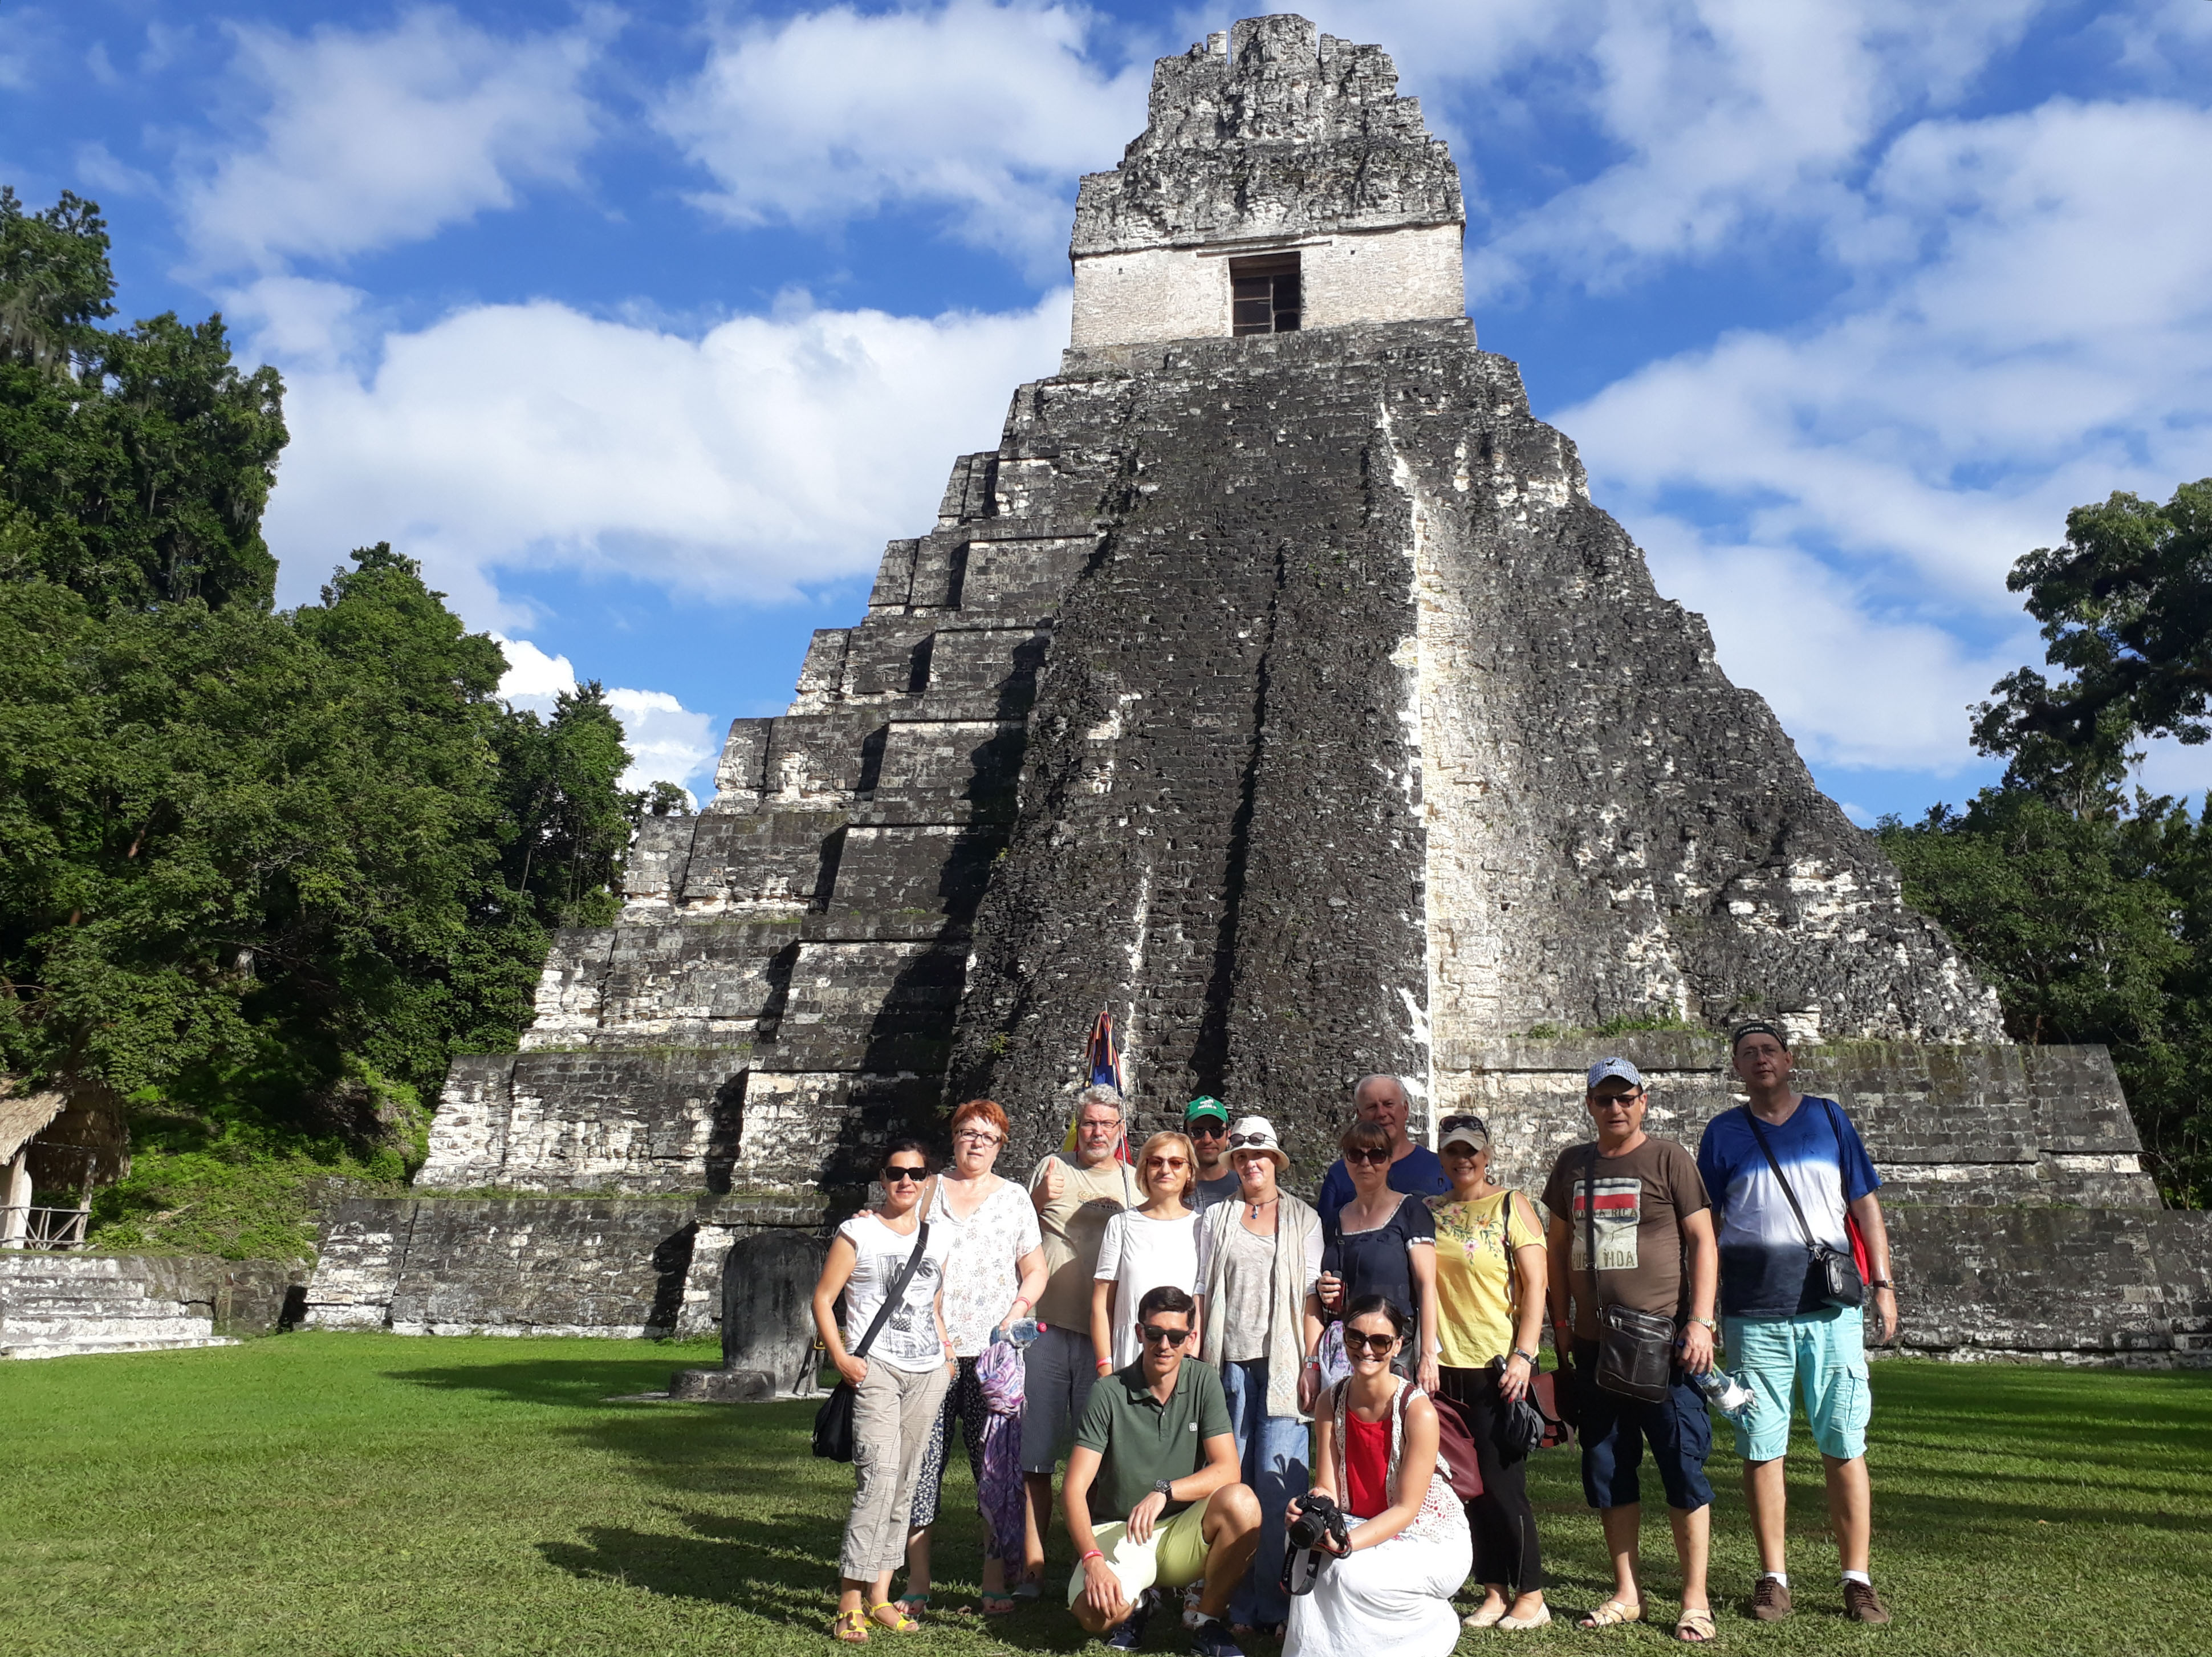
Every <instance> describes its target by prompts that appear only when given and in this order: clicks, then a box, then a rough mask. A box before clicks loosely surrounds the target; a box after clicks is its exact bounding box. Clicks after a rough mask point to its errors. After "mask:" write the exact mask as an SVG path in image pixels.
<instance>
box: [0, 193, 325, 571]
mask: <svg viewBox="0 0 2212 1657" xmlns="http://www.w3.org/2000/svg"><path fill="white" fill-rule="evenodd" d="M113 293H114V278H113V275H112V271H111V270H110V267H109V264H108V239H107V229H106V225H105V223H103V222H102V221H101V220H100V216H99V209H98V208H97V206H96V205H94V204H93V203H90V202H87V201H83V200H81V199H80V198H77V197H75V196H71V195H64V196H63V197H62V198H61V200H60V201H59V202H58V203H57V204H55V205H54V206H53V207H52V208H49V209H48V210H46V211H44V212H41V213H27V212H26V211H24V210H23V207H22V204H21V202H20V201H19V200H18V199H17V198H16V197H15V192H14V191H12V190H9V189H7V188H5V187H4V186H0V500H4V501H5V502H6V503H8V504H9V506H11V507H13V508H15V509H16V510H17V511H18V512H20V513H21V514H23V515H25V516H27V518H28V520H29V521H31V523H32V524H33V526H34V527H36V528H37V529H38V530H39V531H40V533H38V534H37V535H35V536H18V537H16V538H15V539H9V540H0V577H13V578H16V579H21V578H22V577H25V576H45V577H46V578H47V579H48V580H51V581H56V582H61V583H63V584H64V585H66V586H68V587H70V588H74V589H75V590H76V591H77V592H79V593H81V594H84V595H85V596H86V597H87V598H88V599H91V600H94V603H95V604H96V605H100V606H106V605H110V604H119V605H125V606H145V605H149V604H155V603H174V602H177V601H179V600H184V599H189V598H195V597H197V598H201V599H204V600H206V601H207V602H208V603H209V604H210V605H218V606H219V605H222V604H227V603H233V602H240V601H243V602H247V603H253V604H258V605H262V606H266V605H267V604H268V603H269V602H270V597H271V595H272V594H273V593H274V591H275V587H276V559H275V558H274V557H272V556H271V555H270V551H269V549H268V547H267V545H265V544H264V542H263V540H262V539H261V512H262V509H263V507H264V505H265V504H266V503H267V502H268V498H269V491H270V488H271V487H272V486H273V485H274V484H275V481H276V456H277V454H279V453H280V452H281V451H282V450H283V447H284V442H285V431H284V421H283V409H282V405H283V382H282V381H280V380H279V379H278V378H277V375H276V370H275V369H270V368H260V369H254V370H253V371H252V372H251V373H242V372H240V369H238V367H237V365H236V364H235V363H234V362H233V361H232V360H231V355H230V345H229V340H228V335H227V334H226V333H225V332H224V329H223V325H222V318H221V317H220V316H211V317H210V318H209V319H208V320H206V321H204V322H201V323H198V324H187V323H185V322H183V321H180V320H179V319H178V318H177V317H176V316H175V315H174V314H166V313H165V314H162V315H161V316H157V317H154V318H151V319H150V320H146V321H143V322H139V323H137V324H135V325H134V326H131V327H129V328H126V329H121V330H109V329H106V328H102V327H100V326H99V323H100V320H103V319H105V318H106V317H107V316H109V315H110V314H112V310H113V306H112V296H113Z"/></svg>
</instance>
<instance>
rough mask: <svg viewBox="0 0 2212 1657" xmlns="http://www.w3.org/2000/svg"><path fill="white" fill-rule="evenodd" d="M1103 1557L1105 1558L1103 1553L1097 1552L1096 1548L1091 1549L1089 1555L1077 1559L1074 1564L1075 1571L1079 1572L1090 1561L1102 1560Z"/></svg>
mask: <svg viewBox="0 0 2212 1657" xmlns="http://www.w3.org/2000/svg"><path fill="white" fill-rule="evenodd" d="M1104 1557H1105V1554H1104V1553H1103V1551H1101V1550H1098V1549H1097V1548H1093V1549H1091V1551H1090V1552H1089V1553H1086V1554H1085V1555H1084V1556H1082V1557H1081V1558H1079V1559H1078V1560H1077V1561H1076V1562H1075V1569H1078V1570H1081V1569H1083V1568H1084V1567H1085V1565H1087V1564H1089V1563H1091V1561H1092V1560H1094V1559H1103V1558H1104Z"/></svg>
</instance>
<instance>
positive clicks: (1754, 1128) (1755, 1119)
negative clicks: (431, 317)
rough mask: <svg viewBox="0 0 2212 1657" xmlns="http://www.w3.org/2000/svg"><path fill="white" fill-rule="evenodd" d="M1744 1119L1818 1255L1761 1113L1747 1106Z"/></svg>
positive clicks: (1800, 1227)
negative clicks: (1770, 1142) (1768, 1137)
mask: <svg viewBox="0 0 2212 1657" xmlns="http://www.w3.org/2000/svg"><path fill="white" fill-rule="evenodd" d="M1743 1119H1744V1120H1745V1121H1747V1122H1748V1123H1750V1124H1751V1135H1752V1137H1753V1138H1754V1139H1756V1140H1757V1141H1759V1151H1760V1153H1761V1154H1764V1155H1765V1158H1766V1166H1767V1167H1770V1168H1771V1169H1773V1170H1774V1177H1775V1179H1777V1180H1778V1182H1780V1184H1781V1186H1782V1194H1783V1195H1784V1197H1788V1198H1789V1199H1790V1213H1792V1214H1794V1215H1796V1216H1797V1229H1798V1230H1799V1231H1801V1232H1802V1233H1804V1234H1805V1246H1806V1247H1807V1248H1808V1249H1811V1250H1812V1251H1814V1252H1815V1253H1818V1252H1820V1244H1819V1243H1817V1242H1815V1241H1814V1239H1813V1228H1812V1227H1810V1226H1808V1225H1807V1224H1806V1223H1805V1210H1804V1209H1802V1208H1800V1207H1798V1206H1797V1193H1796V1191H1792V1190H1791V1189H1790V1176H1789V1175H1788V1174H1786V1173H1783V1172H1782V1164H1781V1163H1779V1162H1778V1161H1775V1160H1774V1147H1773V1146H1771V1145H1770V1144H1768V1143H1767V1142H1766V1130H1765V1129H1764V1128H1762V1127H1761V1126H1759V1113H1758V1112H1756V1111H1754V1110H1753V1109H1752V1108H1751V1106H1748V1105H1747V1106H1744V1107H1743ZM1836 1142H1837V1143H1838V1145H1840V1144H1841V1143H1842V1142H1843V1136H1842V1134H1841V1133H1840V1132H1839V1133H1838V1135H1837V1136H1836Z"/></svg>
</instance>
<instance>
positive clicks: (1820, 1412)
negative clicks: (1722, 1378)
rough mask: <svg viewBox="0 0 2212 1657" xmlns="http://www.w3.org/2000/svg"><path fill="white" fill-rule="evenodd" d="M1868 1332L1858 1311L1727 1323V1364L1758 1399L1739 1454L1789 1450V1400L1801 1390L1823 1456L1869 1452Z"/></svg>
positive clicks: (1749, 1456) (1770, 1456)
mask: <svg viewBox="0 0 2212 1657" xmlns="http://www.w3.org/2000/svg"><path fill="white" fill-rule="evenodd" d="M1865 1328H1866V1325H1865V1319H1864V1318H1863V1316H1862V1314H1861V1313H1860V1311H1859V1308H1858V1307H1840V1306H1838V1307H1829V1308H1828V1309H1827V1310H1826V1311H1825V1312H1809V1313H1806V1314H1805V1315H1804V1316H1802V1317H1798V1318H1730V1319H1727V1320H1726V1328H1725V1331H1724V1332H1725V1334H1726V1337H1727V1339H1728V1356H1729V1364H1728V1367H1729V1368H1730V1369H1732V1370H1734V1371H1735V1373H1736V1374H1739V1375H1741V1377H1742V1378H1743V1380H1744V1383H1745V1385H1747V1386H1749V1387H1750V1388H1751V1390H1752V1391H1753V1392H1754V1393H1755V1394H1757V1395H1758V1398H1759V1407H1758V1408H1757V1409H1756V1410H1753V1411H1752V1416H1751V1426H1750V1429H1749V1430H1746V1429H1744V1428H1742V1427H1738V1428H1737V1429H1735V1448H1736V1453H1737V1454H1738V1455H1740V1456H1741V1457H1742V1458H1743V1459H1745V1460H1746V1461H1772V1460H1774V1459H1777V1458H1778V1457H1779V1456H1781V1455H1783V1454H1784V1453H1785V1452H1787V1451H1788V1449H1789V1448H1790V1405H1791V1399H1790V1394H1791V1393H1792V1392H1796V1391H1799V1390H1801V1389H1802V1392H1803V1393H1804V1395H1805V1419H1806V1421H1807V1422H1808V1423H1809V1424H1810V1425H1811V1427H1812V1429H1813V1442H1814V1443H1815V1444H1817V1445H1819V1446H1820V1453H1821V1454H1822V1455H1827V1456H1833V1457H1835V1458H1836V1459H1837V1460H1838V1461H1849V1460H1850V1459H1853V1458H1854V1457H1857V1456H1863V1455H1864V1454H1865V1453H1866V1445H1867V1441H1866V1429H1867V1421H1868V1418H1869V1416H1872V1415H1873V1414H1874V1392H1873V1391H1872V1389H1871V1388H1870V1387H1869V1386H1868V1385H1867V1359H1866V1334H1865Z"/></svg>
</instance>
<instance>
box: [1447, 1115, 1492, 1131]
mask: <svg viewBox="0 0 2212 1657" xmlns="http://www.w3.org/2000/svg"><path fill="white" fill-rule="evenodd" d="M1454 1128H1473V1129H1474V1130H1477V1131H1478V1132H1480V1133H1482V1134H1484V1135H1487V1134H1488V1133H1489V1132H1490V1128H1489V1124H1486V1123H1485V1122H1484V1121H1483V1119H1482V1118H1480V1117H1479V1116H1448V1117H1446V1118H1444V1119H1443V1121H1442V1122H1439V1123H1438V1124H1437V1130H1438V1131H1440V1132H1443V1133H1449V1132H1450V1131H1451V1130H1453V1129H1454Z"/></svg>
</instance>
